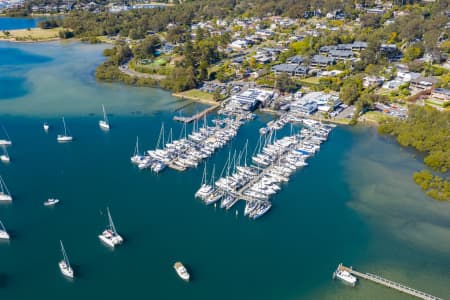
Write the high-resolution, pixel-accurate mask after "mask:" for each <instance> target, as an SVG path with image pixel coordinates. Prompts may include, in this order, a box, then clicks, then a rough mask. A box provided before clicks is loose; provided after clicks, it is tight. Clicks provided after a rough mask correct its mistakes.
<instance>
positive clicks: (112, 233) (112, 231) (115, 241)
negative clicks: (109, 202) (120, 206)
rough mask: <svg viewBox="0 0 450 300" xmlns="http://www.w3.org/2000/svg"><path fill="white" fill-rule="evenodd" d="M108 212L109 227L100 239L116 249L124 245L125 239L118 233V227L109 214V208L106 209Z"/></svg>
mask: <svg viewBox="0 0 450 300" xmlns="http://www.w3.org/2000/svg"><path fill="white" fill-rule="evenodd" d="M106 210H107V212H108V221H109V224H108V227H107V228H106V229H105V230H104V231H103V232H102V234H100V235H99V236H98V238H99V239H100V240H101V241H102V242H104V243H105V244H106V245H108V246H110V247H112V248H114V247H115V246H116V245H120V244H122V243H123V238H122V237H121V236H120V235H119V234H118V233H117V230H116V227H115V226H114V222H113V220H112V218H111V213H110V212H109V208H108V207H107V208H106Z"/></svg>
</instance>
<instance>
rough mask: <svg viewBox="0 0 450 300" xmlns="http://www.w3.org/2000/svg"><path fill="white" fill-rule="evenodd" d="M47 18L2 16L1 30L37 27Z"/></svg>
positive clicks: (0, 20) (0, 18)
mask: <svg viewBox="0 0 450 300" xmlns="http://www.w3.org/2000/svg"><path fill="white" fill-rule="evenodd" d="M44 19H45V18H9V17H0V30H13V29H27V28H35V27H37V25H38V23H39V22H40V21H42V20H44Z"/></svg>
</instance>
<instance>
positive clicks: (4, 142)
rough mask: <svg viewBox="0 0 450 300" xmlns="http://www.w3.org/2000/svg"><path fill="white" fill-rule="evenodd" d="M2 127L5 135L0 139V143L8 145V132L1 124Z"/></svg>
mask: <svg viewBox="0 0 450 300" xmlns="http://www.w3.org/2000/svg"><path fill="white" fill-rule="evenodd" d="M2 128H3V132H4V133H5V135H6V139H0V145H4V146H10V145H12V142H11V139H10V138H9V135H8V132H7V131H6V128H5V127H4V126H2Z"/></svg>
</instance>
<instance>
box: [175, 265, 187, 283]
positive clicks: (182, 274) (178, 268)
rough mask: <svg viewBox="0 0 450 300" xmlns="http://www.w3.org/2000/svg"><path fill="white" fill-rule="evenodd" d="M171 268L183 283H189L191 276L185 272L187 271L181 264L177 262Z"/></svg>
mask: <svg viewBox="0 0 450 300" xmlns="http://www.w3.org/2000/svg"><path fill="white" fill-rule="evenodd" d="M173 267H174V269H175V271H176V272H177V274H178V276H180V278H181V279H183V280H185V281H189V279H190V277H191V276H190V274H189V272H188V271H187V269H186V268H185V266H184V265H183V264H182V263H181V262H179V261H177V262H176V263H175V264H174V265H173Z"/></svg>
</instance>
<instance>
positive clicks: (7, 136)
mask: <svg viewBox="0 0 450 300" xmlns="http://www.w3.org/2000/svg"><path fill="white" fill-rule="evenodd" d="M2 128H3V131H4V132H5V135H6V138H7V139H8V141H10V140H11V138H10V137H9V134H8V131H6V128H5V126H3V125H2Z"/></svg>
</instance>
